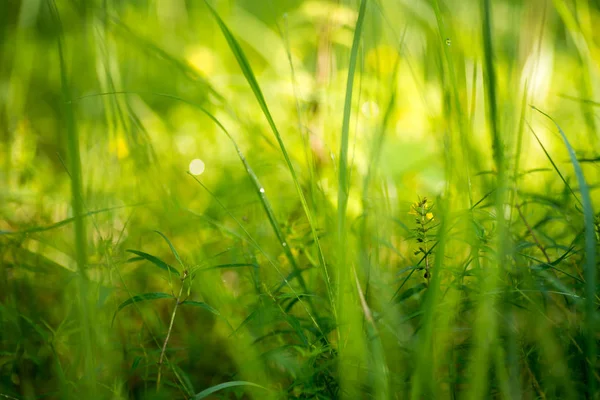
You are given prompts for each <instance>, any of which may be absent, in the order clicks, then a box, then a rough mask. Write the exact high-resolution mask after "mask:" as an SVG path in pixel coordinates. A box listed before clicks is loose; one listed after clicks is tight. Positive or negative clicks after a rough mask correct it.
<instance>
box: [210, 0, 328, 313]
mask: <svg viewBox="0 0 600 400" xmlns="http://www.w3.org/2000/svg"><path fill="white" fill-rule="evenodd" d="M204 2H205V3H206V5H207V7H208V9H209V10H210V12H211V14H212V15H213V16H214V18H215V20H216V21H217V24H218V25H219V28H220V29H221V32H222V33H223V36H225V39H226V40H227V43H228V44H229V48H230V49H231V51H232V52H233V55H234V56H235V58H236V60H237V62H238V65H239V66H240V68H241V69H242V72H243V74H244V76H245V78H246V80H247V81H248V84H249V85H250V88H251V89H252V92H253V93H254V96H255V97H256V100H257V101H258V104H259V106H260V108H261V110H262V112H263V114H264V116H265V118H266V119H267V122H268V123H269V126H270V127H271V130H272V131H273V134H274V135H275V138H276V139H277V143H278V144H279V148H280V149H281V152H282V154H283V158H284V159H285V162H286V164H287V167H288V169H289V171H290V174H291V176H292V181H293V183H294V186H295V187H296V192H297V193H298V197H299V198H300V202H301V203H302V208H303V210H304V213H305V215H306V217H307V219H308V223H309V226H310V229H311V233H312V237H313V240H314V242H315V245H316V247H317V253H318V257H319V263H320V266H321V269H322V272H323V277H324V280H325V284H326V286H327V292H328V294H329V297H330V300H331V301H333V292H332V289H331V280H330V277H329V272H328V270H327V265H326V263H325V257H324V255H323V250H322V248H321V244H320V240H319V236H318V234H317V228H316V221H315V219H314V217H313V215H312V213H311V211H310V208H309V207H308V203H307V201H306V198H305V196H304V193H303V191H302V187H301V186H300V182H299V181H298V177H297V175H296V171H295V169H294V166H293V165H292V161H291V159H290V157H289V155H288V152H287V150H286V147H285V145H284V143H283V140H282V138H281V135H280V134H279V130H278V129H277V126H276V125H275V121H274V120H273V117H272V115H271V112H270V111H269V107H268V106H267V103H266V101H265V98H264V95H263V93H262V90H261V89H260V86H259V84H258V81H257V80H256V77H255V75H254V72H253V70H252V67H251V66H250V63H249V62H248V59H247V58H246V55H245V54H244V51H243V50H242V48H241V46H240V45H239V43H238V42H237V40H236V39H235V37H234V36H233V34H232V33H231V31H230V30H229V28H228V27H227V25H226V24H225V23H224V22H223V20H222V19H221V17H220V16H219V14H218V13H217V11H216V10H215V9H214V8H213V7H212V6H211V5H210V4H209V2H208V1H207V0H204ZM283 243H285V242H282V246H283V247H284V249H283V250H284V251H285V252H286V253H287V252H289V248H286V246H285V245H283Z"/></svg>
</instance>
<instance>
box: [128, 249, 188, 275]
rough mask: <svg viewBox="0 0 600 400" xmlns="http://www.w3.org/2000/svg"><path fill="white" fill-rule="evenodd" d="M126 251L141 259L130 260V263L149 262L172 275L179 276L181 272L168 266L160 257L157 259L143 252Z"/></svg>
mask: <svg viewBox="0 0 600 400" xmlns="http://www.w3.org/2000/svg"><path fill="white" fill-rule="evenodd" d="M126 251H127V252H128V253H132V254H135V255H137V256H139V257H134V258H130V259H129V260H128V261H131V262H133V261H139V260H148V261H150V262H151V263H152V264H154V265H156V266H157V267H158V268H160V269H162V270H164V271H167V272H171V273H173V274H175V275H177V276H179V271H177V269H175V268H174V267H172V266H170V265H169V264H167V263H166V262H164V261H163V260H161V259H159V258H158V257H155V256H153V255H151V254H148V253H144V252H143V251H137V250H126Z"/></svg>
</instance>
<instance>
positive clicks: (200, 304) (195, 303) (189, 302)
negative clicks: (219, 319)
mask: <svg viewBox="0 0 600 400" xmlns="http://www.w3.org/2000/svg"><path fill="white" fill-rule="evenodd" d="M180 305H182V306H184V305H188V306H194V307H200V308H204V309H205V310H207V311H210V312H211V313H213V314H215V315H221V313H220V312H218V311H217V310H215V309H214V308H212V307H211V306H209V305H208V304H206V303H204V302H202V301H195V300H186V301H182V302H181V303H180Z"/></svg>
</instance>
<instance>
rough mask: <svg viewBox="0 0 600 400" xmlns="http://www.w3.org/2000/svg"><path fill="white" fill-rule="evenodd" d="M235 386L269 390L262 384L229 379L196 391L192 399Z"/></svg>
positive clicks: (197, 399) (198, 399) (196, 399)
mask: <svg viewBox="0 0 600 400" xmlns="http://www.w3.org/2000/svg"><path fill="white" fill-rule="evenodd" d="M236 386H252V387H257V388H261V389H264V390H267V391H268V390H269V389H267V388H266V387H264V386H261V385H257V384H256V383H252V382H246V381H231V382H225V383H220V384H218V385H215V386H212V387H209V388H208V389H204V390H203V391H201V392H200V393H198V394H196V395H195V396H194V400H200V399H204V398H206V397H208V396H210V395H211V394H213V393H215V392H218V391H219V390H223V389H227V388H231V387H236Z"/></svg>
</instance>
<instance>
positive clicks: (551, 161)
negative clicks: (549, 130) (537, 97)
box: [527, 109, 582, 205]
mask: <svg viewBox="0 0 600 400" xmlns="http://www.w3.org/2000/svg"><path fill="white" fill-rule="evenodd" d="M536 110H537V109H536ZM538 111H539V110H538ZM544 115H545V114H544ZM553 122H554V121H553ZM527 126H528V127H529V130H530V131H531V133H533V136H534V137H535V140H537V142H538V144H539V145H540V147H541V148H542V151H543V152H544V154H545V155H546V158H548V161H550V164H552V167H554V170H555V171H556V173H557V174H558V176H560V179H561V180H562V181H563V183H564V184H565V186H566V187H567V189H569V192H571V194H572V195H573V197H574V198H575V200H577V203H579V205H582V204H581V200H579V197H577V195H576V194H575V192H574V191H573V189H571V185H569V183H568V182H567V180H566V179H565V177H564V176H563V174H562V173H561V172H560V170H559V169H558V166H557V165H556V163H555V162H554V160H553V159H552V156H550V153H548V150H546V147H544V144H543V143H542V141H541V140H540V138H539V137H538V135H537V134H536V133H535V131H534V130H533V128H532V127H531V125H530V124H529V123H527Z"/></svg>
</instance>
